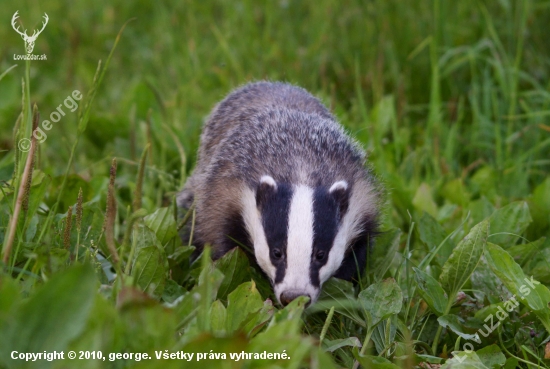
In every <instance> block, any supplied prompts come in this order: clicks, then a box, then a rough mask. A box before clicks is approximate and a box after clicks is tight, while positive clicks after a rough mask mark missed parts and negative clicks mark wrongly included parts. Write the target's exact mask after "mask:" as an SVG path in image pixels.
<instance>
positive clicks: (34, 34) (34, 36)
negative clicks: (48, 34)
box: [15, 12, 50, 38]
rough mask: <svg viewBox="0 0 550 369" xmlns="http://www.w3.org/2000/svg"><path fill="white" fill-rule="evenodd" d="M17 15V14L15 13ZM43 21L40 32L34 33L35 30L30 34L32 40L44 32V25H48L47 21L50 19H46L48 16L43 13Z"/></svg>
mask: <svg viewBox="0 0 550 369" xmlns="http://www.w3.org/2000/svg"><path fill="white" fill-rule="evenodd" d="M15 13H16V14H17V12H15ZM44 19H45V20H46V21H45V22H42V29H41V30H40V31H38V33H36V30H34V31H33V33H32V36H31V37H32V38H36V37H38V35H39V34H41V33H42V31H43V30H44V28H46V24H48V20H49V19H50V18H48V14H46V13H44Z"/></svg>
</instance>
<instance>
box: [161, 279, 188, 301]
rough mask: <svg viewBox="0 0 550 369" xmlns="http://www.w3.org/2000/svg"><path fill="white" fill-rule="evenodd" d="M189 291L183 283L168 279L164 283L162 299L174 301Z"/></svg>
mask: <svg viewBox="0 0 550 369" xmlns="http://www.w3.org/2000/svg"><path fill="white" fill-rule="evenodd" d="M186 292H187V290H186V289H184V288H183V287H182V286H181V285H179V284H178V283H176V282H175V281H174V280H173V279H167V280H166V284H165V285H164V291H162V300H163V301H165V302H169V303H172V302H174V301H175V300H176V299H177V298H178V297H181V296H183V295H185V293H186Z"/></svg>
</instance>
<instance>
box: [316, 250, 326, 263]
mask: <svg viewBox="0 0 550 369" xmlns="http://www.w3.org/2000/svg"><path fill="white" fill-rule="evenodd" d="M324 258H325V252H324V251H318V252H317V254H315V259H317V260H319V261H321V260H323V259H324Z"/></svg>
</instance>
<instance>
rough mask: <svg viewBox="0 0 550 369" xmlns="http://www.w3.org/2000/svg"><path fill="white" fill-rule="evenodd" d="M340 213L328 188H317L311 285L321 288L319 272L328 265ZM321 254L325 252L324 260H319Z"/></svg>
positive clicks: (310, 270) (314, 202)
mask: <svg viewBox="0 0 550 369" xmlns="http://www.w3.org/2000/svg"><path fill="white" fill-rule="evenodd" d="M338 213H339V204H338V203H337V201H336V199H335V198H334V196H331V195H330V194H329V193H328V190H327V189H326V188H323V187H318V188H316V189H315V192H314V193H313V250H312V253H311V263H310V268H309V277H310V280H311V284H312V285H314V286H315V287H319V286H320V284H321V283H320V280H319V270H320V269H321V267H322V266H323V265H325V264H326V263H327V260H328V255H329V253H330V249H331V248H332V244H333V243H334V238H335V237H336V233H337V231H338V222H339V218H340V215H339V214H338ZM319 252H324V258H323V259H322V260H318V259H317V255H318V253H319Z"/></svg>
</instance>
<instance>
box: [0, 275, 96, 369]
mask: <svg viewBox="0 0 550 369" xmlns="http://www.w3.org/2000/svg"><path fill="white" fill-rule="evenodd" d="M96 282H97V280H96V277H95V274H94V271H93V268H92V267H91V266H89V265H78V266H75V267H72V268H70V269H68V270H66V271H64V272H62V273H59V274H57V275H54V276H53V277H52V278H51V279H50V280H49V281H48V282H47V283H46V284H45V285H44V286H43V287H42V288H40V289H39V290H38V291H37V292H35V293H34V294H33V295H32V296H31V297H30V298H29V299H28V300H26V301H25V302H23V303H22V304H21V305H20V306H19V307H18V308H17V310H16V311H15V314H14V316H13V317H12V319H11V321H10V322H9V325H8V327H6V329H5V330H4V331H3V332H2V334H1V335H0V336H2V338H0V342H1V341H2V339H3V340H4V342H3V344H1V345H0V363H2V361H4V364H5V365H6V366H8V367H13V368H16V367H24V368H47V367H49V366H50V365H51V363H52V362H48V361H35V362H25V361H13V360H11V358H10V352H11V351H13V350H15V351H19V352H44V351H47V352H53V351H63V350H65V349H66V348H67V345H68V344H69V342H71V341H72V340H73V339H75V338H76V337H78V336H79V335H80V334H81V333H82V332H83V329H84V327H85V326H86V321H87V319H88V316H89V314H90V312H91V311H92V309H91V308H92V306H93V303H94V299H95V298H96V287H97V286H96ZM6 360H9V363H8V362H6Z"/></svg>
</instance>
